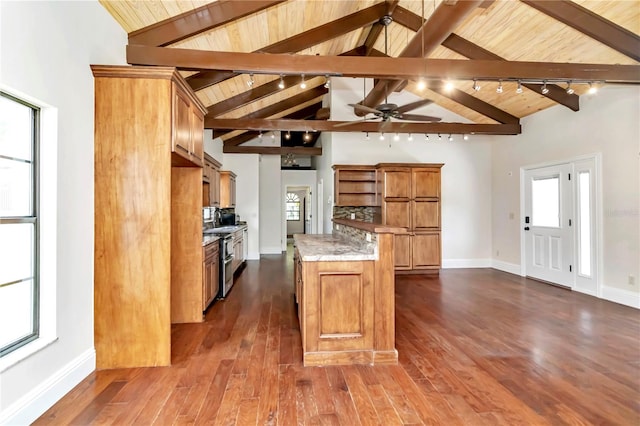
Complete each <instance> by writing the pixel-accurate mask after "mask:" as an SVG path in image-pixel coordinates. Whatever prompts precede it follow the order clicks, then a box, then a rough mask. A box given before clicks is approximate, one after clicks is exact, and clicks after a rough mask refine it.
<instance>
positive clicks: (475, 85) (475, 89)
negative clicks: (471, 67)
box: [473, 78, 480, 92]
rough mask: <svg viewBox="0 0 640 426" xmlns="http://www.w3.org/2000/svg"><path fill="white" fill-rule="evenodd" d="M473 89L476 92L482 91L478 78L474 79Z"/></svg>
mask: <svg viewBox="0 0 640 426" xmlns="http://www.w3.org/2000/svg"><path fill="white" fill-rule="evenodd" d="M473 90H474V91H476V92H479V91H480V85H479V84H478V80H476V79H475V78H474V79H473Z"/></svg>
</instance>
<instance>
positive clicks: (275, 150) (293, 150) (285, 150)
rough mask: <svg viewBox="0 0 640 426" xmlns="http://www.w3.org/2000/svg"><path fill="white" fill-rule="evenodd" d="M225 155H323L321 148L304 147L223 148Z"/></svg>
mask: <svg viewBox="0 0 640 426" xmlns="http://www.w3.org/2000/svg"><path fill="white" fill-rule="evenodd" d="M222 152H224V153H225V154H266V155H287V154H293V155H313V156H315V155H322V148H320V147H310V148H309V147H303V146H227V145H225V146H223V147H222Z"/></svg>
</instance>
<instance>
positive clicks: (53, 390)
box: [0, 348, 96, 425]
mask: <svg viewBox="0 0 640 426" xmlns="http://www.w3.org/2000/svg"><path fill="white" fill-rule="evenodd" d="M95 369H96V351H95V349H94V348H91V349H88V350H86V351H85V352H83V353H82V354H80V355H79V356H77V357H76V358H74V359H73V360H71V362H69V363H68V364H67V365H65V366H64V367H63V368H61V369H60V370H58V371H57V372H56V373H54V374H53V375H52V376H51V377H49V378H48V379H47V380H45V381H44V382H42V383H40V385H39V386H37V387H36V388H34V389H32V390H31V391H30V392H29V393H27V394H26V395H24V396H23V397H22V398H20V399H19V400H17V401H16V402H14V403H13V404H11V405H10V406H9V407H7V408H6V409H5V410H2V411H1V412H0V425H23V424H24V425H26V424H30V423H32V422H33V421H35V420H36V419H37V418H38V417H40V416H41V415H42V413H44V412H45V411H47V410H48V409H49V408H51V407H52V406H53V404H55V403H56V402H57V401H58V400H60V398H62V397H63V396H64V395H66V394H67V392H69V391H70V390H71V389H73V388H74V386H76V385H77V384H78V383H80V382H81V381H82V380H84V379H85V378H86V377H87V376H88V375H89V374H91V372H93V371H94V370H95Z"/></svg>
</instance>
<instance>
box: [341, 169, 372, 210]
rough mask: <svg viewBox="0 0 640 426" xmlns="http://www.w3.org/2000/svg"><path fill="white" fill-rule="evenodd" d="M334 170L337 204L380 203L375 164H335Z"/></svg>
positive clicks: (365, 205) (366, 205)
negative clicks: (377, 195)
mask: <svg viewBox="0 0 640 426" xmlns="http://www.w3.org/2000/svg"><path fill="white" fill-rule="evenodd" d="M333 170H334V172H333V173H334V177H333V182H334V186H335V187H334V194H335V195H334V196H335V204H336V206H356V207H357V206H364V207H375V206H377V205H379V200H378V198H377V197H376V193H377V188H376V169H375V167H374V166H360V165H334V166H333Z"/></svg>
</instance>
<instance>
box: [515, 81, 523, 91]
mask: <svg viewBox="0 0 640 426" xmlns="http://www.w3.org/2000/svg"><path fill="white" fill-rule="evenodd" d="M516 93H522V82H521V81H520V80H518V88H517V89H516Z"/></svg>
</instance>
